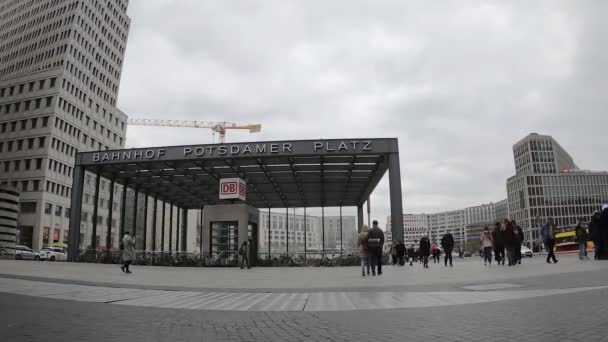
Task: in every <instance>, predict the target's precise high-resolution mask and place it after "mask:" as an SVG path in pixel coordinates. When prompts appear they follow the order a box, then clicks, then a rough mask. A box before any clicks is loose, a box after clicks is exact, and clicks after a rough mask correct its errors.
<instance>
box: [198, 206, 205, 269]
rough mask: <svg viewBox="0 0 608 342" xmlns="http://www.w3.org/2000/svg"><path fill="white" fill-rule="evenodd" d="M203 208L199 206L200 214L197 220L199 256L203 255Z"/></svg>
mask: <svg viewBox="0 0 608 342" xmlns="http://www.w3.org/2000/svg"><path fill="white" fill-rule="evenodd" d="M204 209H205V208H204V207H203V208H201V215H200V217H199V221H200V225H199V230H200V251H201V257H202V256H203V210H204Z"/></svg>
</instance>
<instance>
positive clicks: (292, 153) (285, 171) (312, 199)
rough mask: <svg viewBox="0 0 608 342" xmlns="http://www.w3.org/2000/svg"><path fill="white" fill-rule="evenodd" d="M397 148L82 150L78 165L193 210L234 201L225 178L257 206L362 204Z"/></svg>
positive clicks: (367, 143) (363, 142)
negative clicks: (226, 195)
mask: <svg viewBox="0 0 608 342" xmlns="http://www.w3.org/2000/svg"><path fill="white" fill-rule="evenodd" d="M394 153H398V144H397V139H395V138H379V139H332V140H298V141H269V142H251V143H234V144H209V145H186V146H171V147H151V148H136V149H123V150H108V151H93V152H81V153H78V154H77V156H76V166H81V167H84V168H85V169H86V170H87V171H90V172H93V173H97V174H100V175H101V176H102V177H104V178H107V179H114V180H115V182H116V183H119V184H123V185H127V186H128V187H130V188H133V189H137V190H138V191H140V192H143V193H147V194H148V195H150V196H153V197H156V198H158V199H159V200H164V201H167V202H169V203H172V204H174V205H177V206H179V207H181V208H187V209H196V208H201V207H203V206H205V205H214V204H223V203H232V200H220V199H219V181H220V179H222V178H234V177H238V178H241V179H243V180H244V181H245V182H246V183H247V200H246V202H247V203H248V204H249V205H252V206H254V207H257V208H286V207H321V206H357V205H362V204H363V203H364V202H365V201H366V200H367V198H368V197H369V195H370V194H371V192H372V191H373V190H374V188H375V187H376V185H377V184H378V182H379V181H380V179H382V177H383V176H384V174H385V173H386V171H387V169H388V159H389V158H388V157H389V155H390V154H394Z"/></svg>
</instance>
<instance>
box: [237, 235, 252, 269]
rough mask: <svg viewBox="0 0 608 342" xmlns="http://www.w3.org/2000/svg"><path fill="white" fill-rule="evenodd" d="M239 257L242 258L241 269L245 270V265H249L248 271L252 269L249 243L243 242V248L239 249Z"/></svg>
mask: <svg viewBox="0 0 608 342" xmlns="http://www.w3.org/2000/svg"><path fill="white" fill-rule="evenodd" d="M239 255H240V256H241V269H243V266H244V265H245V263H247V269H250V268H251V266H250V265H249V245H248V244H247V241H243V244H242V245H241V248H239Z"/></svg>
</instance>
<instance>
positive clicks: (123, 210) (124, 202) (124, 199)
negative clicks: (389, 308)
mask: <svg viewBox="0 0 608 342" xmlns="http://www.w3.org/2000/svg"><path fill="white" fill-rule="evenodd" d="M120 205H121V207H120V230H119V231H118V240H119V241H120V240H121V239H122V237H123V235H125V213H126V210H127V184H126V183H125V184H124V185H123V187H122V202H121V203H120Z"/></svg>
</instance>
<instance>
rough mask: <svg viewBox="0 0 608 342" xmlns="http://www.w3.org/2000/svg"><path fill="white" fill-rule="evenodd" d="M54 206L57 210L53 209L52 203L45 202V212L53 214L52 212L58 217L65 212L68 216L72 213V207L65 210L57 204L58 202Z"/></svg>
mask: <svg viewBox="0 0 608 342" xmlns="http://www.w3.org/2000/svg"><path fill="white" fill-rule="evenodd" d="M54 207H55V211H53V204H52V203H45V204H44V213H45V214H47V215H51V213H53V214H54V215H55V216H57V217H61V215H62V214H63V215H64V216H65V217H66V218H70V214H71V210H70V208H65V210H64V209H63V207H62V206H60V205H57V204H56V205H55V206H54Z"/></svg>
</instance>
